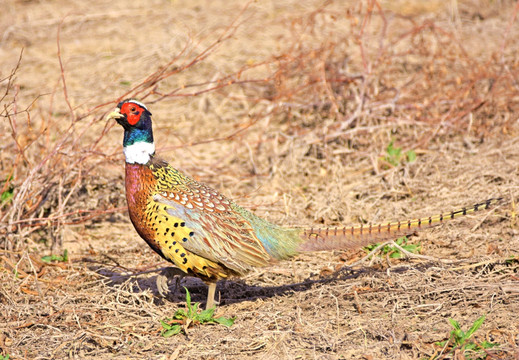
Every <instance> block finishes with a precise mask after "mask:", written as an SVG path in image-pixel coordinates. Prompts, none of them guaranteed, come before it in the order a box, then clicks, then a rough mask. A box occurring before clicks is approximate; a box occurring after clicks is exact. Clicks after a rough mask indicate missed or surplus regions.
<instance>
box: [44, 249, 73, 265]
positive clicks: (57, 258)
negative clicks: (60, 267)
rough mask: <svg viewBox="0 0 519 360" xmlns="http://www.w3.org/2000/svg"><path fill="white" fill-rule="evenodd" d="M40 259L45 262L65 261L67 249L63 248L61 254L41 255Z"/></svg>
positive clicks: (66, 259)
mask: <svg viewBox="0 0 519 360" xmlns="http://www.w3.org/2000/svg"><path fill="white" fill-rule="evenodd" d="M41 260H42V261H45V262H48V263H50V262H52V261H60V262H67V261H68V250H67V249H65V250H63V255H54V254H52V255H47V256H42V258H41Z"/></svg>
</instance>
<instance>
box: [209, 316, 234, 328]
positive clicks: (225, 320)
mask: <svg viewBox="0 0 519 360" xmlns="http://www.w3.org/2000/svg"><path fill="white" fill-rule="evenodd" d="M235 320H236V318H235V317H234V318H224V317H223V316H222V317H219V318H214V321H215V322H217V323H218V324H220V325H223V326H226V327H231V326H232V325H233V324H234V321H235Z"/></svg>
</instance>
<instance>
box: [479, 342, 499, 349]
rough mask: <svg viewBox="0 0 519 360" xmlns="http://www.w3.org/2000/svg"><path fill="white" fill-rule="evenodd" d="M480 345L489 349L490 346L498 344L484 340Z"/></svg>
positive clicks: (497, 344)
mask: <svg viewBox="0 0 519 360" xmlns="http://www.w3.org/2000/svg"><path fill="white" fill-rule="evenodd" d="M480 345H481V347H482V348H483V349H490V348H493V347H496V346H499V343H491V342H488V341H486V340H485V341H483V342H482V343H481V344H480Z"/></svg>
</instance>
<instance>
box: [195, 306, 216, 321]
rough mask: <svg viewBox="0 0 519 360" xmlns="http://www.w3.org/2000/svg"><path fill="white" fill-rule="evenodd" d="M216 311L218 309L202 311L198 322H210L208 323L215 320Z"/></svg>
mask: <svg viewBox="0 0 519 360" xmlns="http://www.w3.org/2000/svg"><path fill="white" fill-rule="evenodd" d="M215 310H216V308H214V307H213V308H210V309H206V310H204V311H202V312H201V313H200V314H199V315H198V320H200V322H208V321H211V320H212V319H213V315H214V311H215Z"/></svg>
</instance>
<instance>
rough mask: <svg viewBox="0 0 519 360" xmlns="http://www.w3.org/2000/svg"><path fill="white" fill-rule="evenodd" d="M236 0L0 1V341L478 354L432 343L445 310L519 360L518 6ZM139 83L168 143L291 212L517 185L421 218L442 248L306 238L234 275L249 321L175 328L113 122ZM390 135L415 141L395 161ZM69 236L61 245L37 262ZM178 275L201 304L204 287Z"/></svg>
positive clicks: (222, 185) (302, 214) (152, 350)
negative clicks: (136, 217) (382, 251)
mask: <svg viewBox="0 0 519 360" xmlns="http://www.w3.org/2000/svg"><path fill="white" fill-rule="evenodd" d="M129 6H131V7H129ZM242 6H243V4H242V3H241V2H225V1H212V2H203V1H198V0H195V1H191V2H189V4H186V3H184V2H177V1H170V2H161V1H156V2H153V4H151V3H150V2H144V1H143V2H137V3H132V5H128V3H127V2H123V1H117V0H116V1H112V2H110V3H109V4H106V3H103V2H88V3H86V2H63V1H59V0H58V1H55V2H51V3H40V2H33V1H11V2H9V3H8V4H7V5H6V6H4V9H3V11H4V14H5V16H4V17H2V19H1V20H0V34H1V38H0V45H1V46H0V53H1V54H2V58H3V61H2V64H1V65H0V80H1V81H0V86H1V88H0V94H1V95H0V115H1V117H2V119H3V120H4V121H2V122H1V123H0V130H1V133H0V139H1V141H0V144H1V145H0V148H1V153H0V180H1V183H0V186H1V193H2V194H4V195H3V196H4V197H9V196H10V194H11V193H12V198H10V199H9V200H8V201H6V202H5V203H3V204H2V206H1V208H0V217H1V218H2V222H1V223H0V270H1V271H0V283H1V284H2V286H1V288H0V308H1V312H0V314H1V315H0V355H1V354H10V355H11V358H14V359H18V358H24V359H25V358H26V359H33V358H46V359H47V358H59V359H60V358H65V357H71V358H96V359H97V358H101V359H103V358H107V359H108V358H109V359H112V358H121V359H123V358H157V359H174V358H177V357H179V358H249V357H257V358H365V359H375V358H376V359H378V358H399V359H407V358H435V357H436V358H463V357H462V355H461V354H459V353H456V354H453V353H449V352H448V349H447V350H442V348H441V347H439V346H438V345H436V344H435V343H436V342H438V341H441V340H445V339H446V338H448V336H449V332H450V330H451V329H452V328H451V326H450V325H449V323H448V321H447V319H448V318H454V319H456V320H458V321H459V322H460V323H461V325H462V327H463V328H464V329H466V328H468V327H469V326H470V325H471V324H472V323H473V322H474V321H475V320H476V319H477V318H478V317H479V316H481V315H483V314H486V315H487V317H486V321H485V322H484V324H483V326H482V328H481V329H480V330H478V332H476V335H475V338H474V341H476V342H479V343H481V342H482V341H483V340H487V341H491V342H498V343H499V344H500V346H499V347H497V348H494V349H490V350H488V352H487V354H486V356H487V358H493V359H496V358H497V359H505V358H512V357H514V356H515V357H518V356H519V352H518V350H517V349H518V347H519V327H518V324H519V318H518V316H517V315H516V314H517V313H519V307H518V300H519V278H518V276H519V275H518V272H519V264H518V262H517V256H518V249H519V242H518V236H517V230H516V228H515V226H516V225H515V211H516V210H515V200H514V199H516V197H517V178H518V175H519V174H518V170H517V169H518V168H519V155H518V152H517V148H518V146H519V144H518V141H517V134H518V127H517V115H516V114H517V113H519V106H518V105H519V95H518V94H519V92H518V90H519V84H518V77H517V74H519V61H518V60H517V59H519V54H518V53H519V46H518V45H517V42H516V41H514V40H515V39H517V37H518V35H519V34H518V29H519V28H518V27H517V19H516V17H517V11H518V9H519V7H518V5H517V4H516V3H514V2H512V1H500V2H494V1H475V0H474V1H466V2H461V1H452V2H442V1H428V2H425V1H407V0H403V1H391V2H387V1H381V2H376V1H365V2H351V3H346V2H341V1H337V2H333V1H327V2H320V1H305V2H297V1H289V0H287V1H284V2H280V1H273V2H258V3H256V2H252V3H249V4H248V5H246V6H243V7H242ZM22 49H23V51H22ZM129 96H137V97H139V98H141V99H144V101H145V102H146V103H147V104H149V107H150V108H151V111H152V112H153V114H154V120H155V133H156V136H155V137H156V142H157V145H158V149H159V151H160V152H161V154H162V155H163V156H164V157H166V158H169V159H171V162H172V163H173V164H174V165H175V166H176V167H179V168H181V169H184V170H185V171H186V172H187V173H189V174H191V175H193V176H194V177H196V178H197V179H199V180H201V181H203V182H206V183H208V184H210V185H212V186H213V187H216V188H218V189H220V190H222V192H224V193H225V194H226V195H228V196H230V197H232V198H234V199H236V200H237V202H239V203H240V204H242V205H244V206H246V207H248V208H250V209H252V210H254V211H255V212H256V213H257V214H259V215H261V216H264V217H266V218H268V219H269V220H271V221H273V222H276V223H279V224H286V225H317V226H335V225H338V224H356V223H359V222H371V223H373V222H378V221H382V220H392V219H405V218H408V217H415V216H424V215H429V214H431V213H437V212H439V211H442V210H444V211H445V210H451V209H453V208H457V207H459V206H463V205H470V204H472V203H475V202H478V201H481V200H484V199H486V198H489V197H494V196H504V197H505V198H506V199H507V200H508V203H507V204H506V205H503V206H501V207H498V208H497V209H494V210H492V211H491V212H489V213H485V214H478V215H477V216H471V217H469V218H468V219H465V220H462V221H460V222H457V223H455V224H450V225H448V226H444V227H442V228H435V229H433V230H431V231H428V232H425V233H423V234H419V235H418V236H413V237H412V238H411V241H412V242H414V243H420V244H421V245H422V250H421V253H422V254H423V255H426V256H428V257H430V258H432V259H433V260H426V259H424V258H416V259H402V260H396V259H390V258H388V257H384V256H382V257H377V258H375V260H374V261H372V262H367V261H362V262H360V263H357V261H358V260H360V259H361V258H362V257H363V256H364V255H365V253H364V252H363V251H362V250H358V251H350V252H333V253H316V254H305V255H301V256H298V257H297V258H295V259H294V260H292V261H286V262H282V263H279V264H276V265H275V266H273V267H270V268H268V269H258V270H257V271H255V272H252V273H251V274H249V275H247V276H246V277H245V278H244V279H241V280H237V279H235V280H231V281H226V282H220V283H219V285H218V291H219V293H220V295H221V304H222V305H221V307H220V308H219V309H218V315H221V316H236V317H237V320H236V323H235V325H234V326H233V327H231V328H230V329H226V328H223V327H216V326H203V327H198V328H193V329H190V331H189V332H188V335H187V336H177V337H174V338H169V339H164V338H162V337H160V335H159V334H160V324H159V320H160V319H163V318H165V317H168V316H171V315H172V314H173V313H174V310H175V309H176V308H177V307H179V306H182V302H183V301H184V294H183V292H182V291H180V290H177V291H176V292H174V293H173V294H171V295H170V296H168V298H167V299H161V298H159V297H157V294H156V289H155V285H154V280H155V272H153V271H151V272H149V271H150V270H155V269H158V268H160V267H162V266H165V265H166V264H165V263H163V262H161V261H160V259H159V257H158V256H157V255H156V254H154V253H153V252H152V251H151V250H150V249H148V248H147V246H146V245H145V244H144V242H143V241H142V240H140V239H139V238H138V236H137V234H136V233H135V232H134V231H133V229H132V227H131V224H130V223H129V221H128V218H127V213H126V210H125V205H126V204H125V201H124V195H123V194H124V187H123V177H122V174H123V168H122V162H123V160H122V154H121V146H120V143H121V137H122V135H121V131H120V129H119V128H115V129H114V124H113V123H106V122H105V121H104V120H103V119H104V116H105V114H106V112H107V111H109V110H111V109H112V107H113V106H114V104H115V102H116V101H117V100H118V99H120V98H124V97H129ZM392 140H394V143H395V146H397V147H401V148H402V149H403V150H404V151H407V150H413V151H415V152H416V154H417V160H416V161H414V162H411V163H409V162H406V161H402V162H401V163H400V164H399V165H397V166H394V165H392V164H390V163H389V162H387V161H386V160H385V159H384V157H385V155H386V153H385V149H386V147H387V146H388V144H389V143H390V142H391V141H392ZM63 249H67V250H68V252H69V260H68V261H67V262H55V263H53V264H47V263H44V262H42V260H41V257H42V256H44V255H49V254H51V253H53V254H61V253H62V251H63ZM512 256H515V260H510V259H511V257H512ZM352 264H355V265H352ZM141 272H145V273H142V274H140V273H141ZM182 285H184V286H187V287H188V288H189V289H190V291H191V292H192V294H193V298H194V300H195V301H203V300H204V297H205V293H206V288H205V285H203V283H201V282H200V281H198V280H197V279H192V278H187V279H184V280H182ZM171 289H172V290H173V286H172V287H171ZM251 330H252V331H251ZM466 355H467V356H469V358H475V356H476V355H474V354H470V353H467V354H466ZM480 355H481V354H480ZM470 356H472V357H470Z"/></svg>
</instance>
